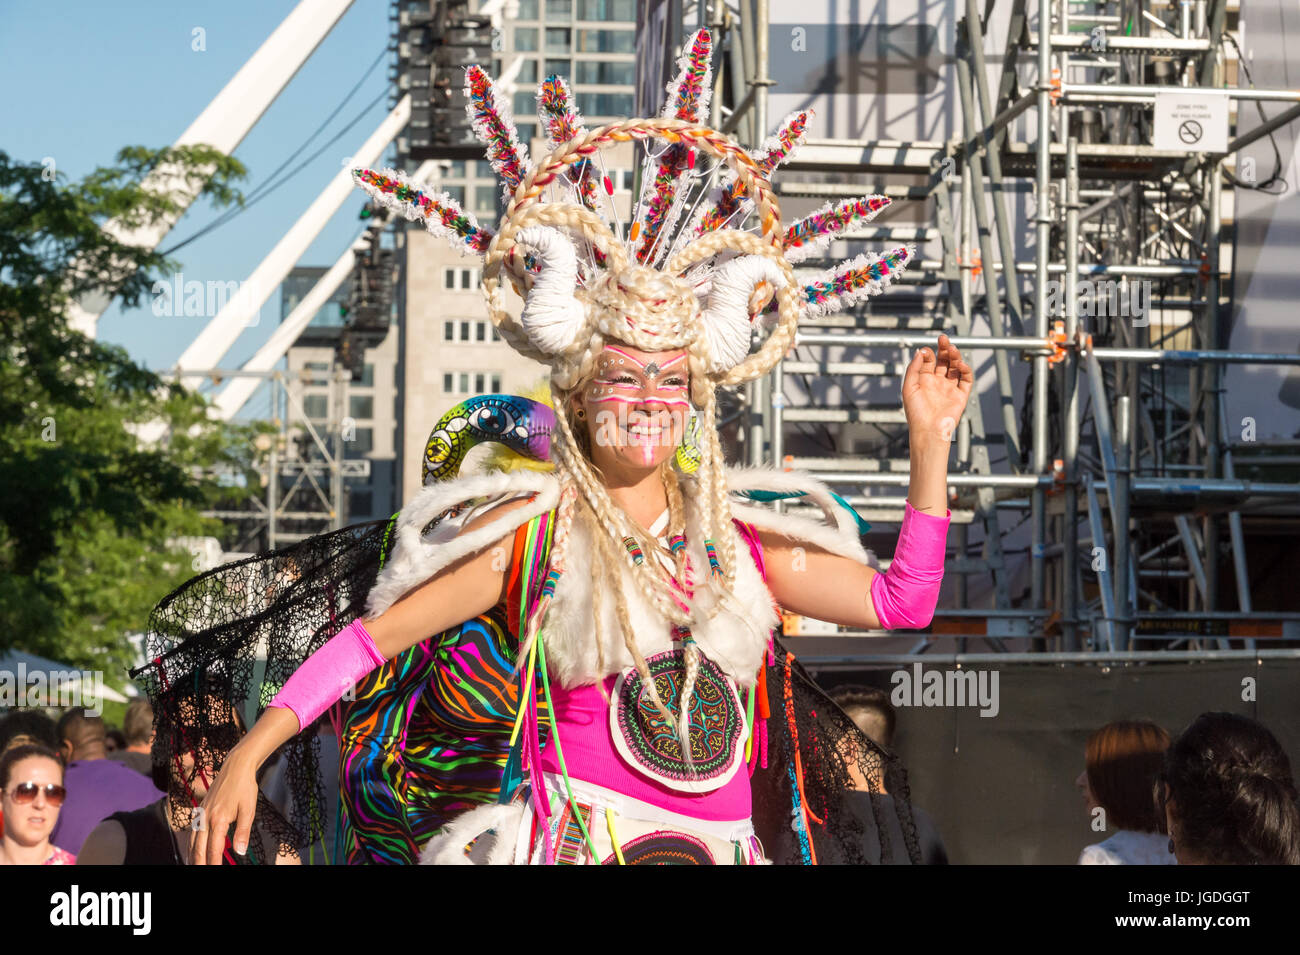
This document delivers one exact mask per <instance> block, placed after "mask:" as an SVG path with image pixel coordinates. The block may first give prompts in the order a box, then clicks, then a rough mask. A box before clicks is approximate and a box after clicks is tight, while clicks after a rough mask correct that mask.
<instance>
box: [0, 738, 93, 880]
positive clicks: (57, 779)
mask: <svg viewBox="0 0 1300 955" xmlns="http://www.w3.org/2000/svg"><path fill="white" fill-rule="evenodd" d="M0 789H2V790H3V793H4V795H3V797H2V799H3V807H4V838H3V840H0V863H3V864H4V865H72V864H73V863H74V862H76V856H74V855H73V854H72V853H71V852H68V851H67V850H65V849H60V848H59V847H58V846H56V845H54V844H53V843H51V842H50V833H51V832H52V831H53V829H54V823H55V822H57V821H58V818H59V808H60V807H61V806H62V805H63V797H64V796H65V795H67V790H65V789H64V788H63V763H61V762H60V761H59V757H58V754H57V753H55V752H54V750H52V749H50V748H49V747H47V746H42V745H41V744H40V743H25V744H23V745H20V746H15V747H14V748H13V749H11V750H9V751H8V752H7V753H5V754H4V756H3V757H0Z"/></svg>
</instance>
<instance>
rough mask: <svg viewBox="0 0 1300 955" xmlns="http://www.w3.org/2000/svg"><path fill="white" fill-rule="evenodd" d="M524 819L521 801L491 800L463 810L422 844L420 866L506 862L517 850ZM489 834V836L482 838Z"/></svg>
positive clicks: (510, 859) (512, 858)
mask: <svg viewBox="0 0 1300 955" xmlns="http://www.w3.org/2000/svg"><path fill="white" fill-rule="evenodd" d="M523 818H524V805H523V803H511V804H509V805H504V806H502V805H499V804H496V803H490V804H488V805H484V806H479V807H477V808H476V809H471V810H469V811H468V812H463V813H461V814H460V815H459V816H457V817H456V818H455V819H453V820H452V821H451V822H449V823H447V825H445V826H443V827H442V829H441V830H440V831H439V832H438V834H437V835H435V836H434V837H433V838H432V839H430V840H429V841H428V842H427V843H425V845H424V849H423V850H422V851H421V852H420V865H509V864H510V863H512V862H514V861H515V856H516V855H517V853H518V847H517V846H516V843H517V842H518V840H519V836H520V826H521V824H522V822H523ZM489 833H490V834H491V836H492V838H487V839H485V838H483V837H484V836H487V835H488V834H489ZM476 839H477V840H478V841H477V842H475V840H476ZM471 842H473V843H474V846H473V848H472V849H470V851H469V852H466V851H465V847H466V846H468V845H469V844H470V843H471Z"/></svg>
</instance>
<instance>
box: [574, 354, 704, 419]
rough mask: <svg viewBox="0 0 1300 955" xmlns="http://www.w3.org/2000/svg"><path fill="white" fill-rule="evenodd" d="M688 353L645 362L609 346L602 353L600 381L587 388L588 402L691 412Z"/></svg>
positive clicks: (597, 379) (599, 372) (598, 376)
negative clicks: (648, 405)
mask: <svg viewBox="0 0 1300 955" xmlns="http://www.w3.org/2000/svg"><path fill="white" fill-rule="evenodd" d="M687 381H688V372H687V370H686V352H684V351H683V352H679V353H677V354H676V355H673V356H672V357H670V358H668V359H666V360H659V359H655V360H652V361H650V362H649V363H643V362H642V361H641V360H640V359H639V358H637V357H636V356H634V355H631V354H629V353H627V352H625V351H623V350H622V349H620V348H616V347H614V346H612V345H611V346H608V347H606V348H605V350H604V351H603V352H601V355H600V359H599V361H598V365H597V373H596V379H595V380H594V381H593V382H592V383H591V385H590V387H589V388H588V389H587V400H588V401H591V402H595V403H601V404H612V405H615V406H617V405H633V404H657V405H662V406H663V407H664V408H665V409H666V410H668V411H674V410H675V411H679V412H687V413H689V409H690V404H691V403H690V401H689V400H688V399H687V397H686V395H687Z"/></svg>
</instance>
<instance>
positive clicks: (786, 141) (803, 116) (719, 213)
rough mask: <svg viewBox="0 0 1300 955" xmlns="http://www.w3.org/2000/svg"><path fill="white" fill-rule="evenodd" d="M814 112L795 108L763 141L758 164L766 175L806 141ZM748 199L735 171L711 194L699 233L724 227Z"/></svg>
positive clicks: (700, 219) (697, 225)
mask: <svg viewBox="0 0 1300 955" xmlns="http://www.w3.org/2000/svg"><path fill="white" fill-rule="evenodd" d="M811 115H812V110H808V109H800V110H795V111H794V112H793V113H791V114H790V115H789V116H787V117H786V118H785V119H783V120H782V121H781V125H780V126H778V127H777V130H776V132H775V133H773V134H772V135H771V136H769V137H767V139H765V140H764V141H763V146H762V148H760V149H759V150H758V153H757V155H758V158H757V159H756V160H755V163H756V164H757V165H758V168H759V171H760V172H762V173H763V175H764V176H767V177H768V178H769V179H770V178H771V177H772V173H773V172H774V171H775V170H776V167H777V166H779V165H780V164H781V163H783V162H785V161H786V160H787V159H789V158H790V157H791V156H792V155H793V154H794V151H795V150H796V149H797V148H798V147H799V144H800V143H802V142H803V140H804V135H805V134H806V132H807V129H808V118H809V117H810V116H811ZM744 198H745V186H744V184H743V183H742V182H740V181H739V180H738V179H737V178H736V175H735V173H731V174H729V175H728V177H727V179H726V181H724V182H722V183H721V184H719V186H718V187H717V188H716V189H715V190H714V194H713V195H712V196H710V197H709V199H710V202H709V204H708V205H706V206H705V207H704V208H703V209H702V210H700V214H699V215H698V216H697V217H696V219H695V234H696V235H703V234H704V233H706V232H713V231H715V230H717V229H721V228H722V227H723V225H724V224H725V223H726V222H728V221H729V220H730V219H731V218H732V216H734V215H735V214H736V213H737V212H738V211H739V210H740V208H741V203H742V201H743V200H744Z"/></svg>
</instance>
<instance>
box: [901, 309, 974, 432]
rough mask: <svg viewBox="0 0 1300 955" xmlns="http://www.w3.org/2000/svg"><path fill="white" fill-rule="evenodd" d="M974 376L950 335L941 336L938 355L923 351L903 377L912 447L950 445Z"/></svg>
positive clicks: (904, 397)
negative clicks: (930, 442)
mask: <svg viewBox="0 0 1300 955" xmlns="http://www.w3.org/2000/svg"><path fill="white" fill-rule="evenodd" d="M974 384H975V374H974V372H972V371H971V367H970V365H968V364H966V362H965V361H963V360H962V357H961V352H960V351H958V349H957V346H956V345H954V344H953V343H952V342H951V341H949V340H948V336H947V335H940V336H939V349H938V353H937V354H936V353H935V352H932V351H931V350H930V349H929V348H922V349H921V350H920V351H918V352H917V353H916V355H915V356H914V357H913V358H912V361H911V364H909V365H908V366H907V372H906V373H905V374H904V376H903V411H904V412H905V413H906V415H907V427H908V431H909V432H910V437H911V441H912V443H913V444H917V443H918V442H927V443H928V442H929V441H931V440H942V441H944V442H947V441H951V440H952V438H953V435H954V434H955V433H956V431H957V422H958V421H960V420H961V416H962V412H963V411H965V410H966V402H967V401H968V400H969V399H970V395H971V390H972V388H973V387H974Z"/></svg>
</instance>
